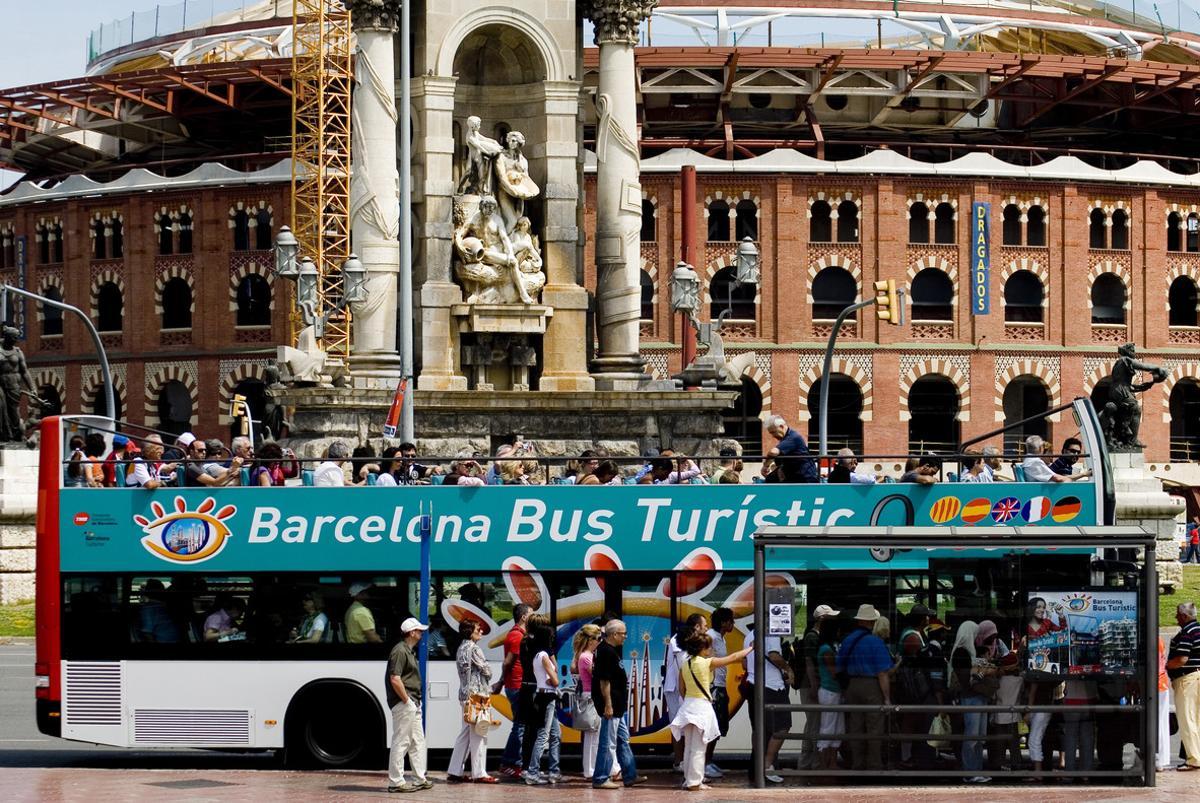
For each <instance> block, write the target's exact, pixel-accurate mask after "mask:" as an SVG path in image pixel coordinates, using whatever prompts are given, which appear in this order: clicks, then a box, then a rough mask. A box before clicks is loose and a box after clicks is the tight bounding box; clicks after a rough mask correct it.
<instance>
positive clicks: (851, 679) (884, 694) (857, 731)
mask: <svg viewBox="0 0 1200 803" xmlns="http://www.w3.org/2000/svg"><path fill="white" fill-rule="evenodd" d="M878 619H879V611H877V610H875V606H874V605H870V604H863V605H860V606H859V608H858V612H857V613H856V614H855V615H854V623H855V624H856V625H857V626H858V627H857V628H856V629H855V630H854V632H853V633H851V634H850V635H849V636H847V637H846V638H845V639H844V640H843V641H842V646H841V647H840V648H839V649H838V654H837V671H838V683H839V685H840V686H841V687H842V690H843V694H842V698H843V700H844V701H845V703H846V704H847V705H876V706H884V705H891V703H892V686H891V678H890V676H889V675H890V673H891V670H892V666H893V663H892V655H891V653H890V652H888V648H887V645H886V644H884V643H883V639H881V638H879V636H876V635H875V634H874V633H873V632H871V631H872V629H873V628H874V626H875V622H876V621H877V620H878ZM884 722H885V717H884V714H883V712H882V711H852V712H851V713H849V714H848V715H847V716H846V734H847V735H852V736H857V735H862V736H866V737H868V738H866V739H853V740H851V741H850V756H851V768H852V769H856V770H875V771H878V770H882V769H883V726H884Z"/></svg>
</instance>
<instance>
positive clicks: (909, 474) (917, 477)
mask: <svg viewBox="0 0 1200 803" xmlns="http://www.w3.org/2000/svg"><path fill="white" fill-rule="evenodd" d="M941 468H942V466H941V461H939V460H938V459H937V457H935V456H934V455H931V454H923V455H921V456H920V457H919V458H917V457H910V458H908V462H907V463H906V464H905V465H904V474H902V475H901V476H900V482H915V483H916V484H917V485H933V484H934V483H936V482H937V481H938V472H939V471H941Z"/></svg>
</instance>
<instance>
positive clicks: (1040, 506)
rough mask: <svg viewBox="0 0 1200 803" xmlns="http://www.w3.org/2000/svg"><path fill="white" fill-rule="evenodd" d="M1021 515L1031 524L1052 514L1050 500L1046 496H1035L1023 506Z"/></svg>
mask: <svg viewBox="0 0 1200 803" xmlns="http://www.w3.org/2000/svg"><path fill="white" fill-rule="evenodd" d="M1021 515H1022V516H1024V517H1025V521H1027V522H1029V523H1030V524H1034V523H1035V522H1039V521H1041V520H1042V519H1044V518H1046V517H1047V516H1049V515H1050V500H1049V499H1047V498H1046V497H1044V496H1035V497H1033V498H1032V499H1030V500H1029V501H1028V502H1026V503H1025V504H1024V505H1022V506H1021Z"/></svg>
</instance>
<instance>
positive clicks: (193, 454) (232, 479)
mask: <svg viewBox="0 0 1200 803" xmlns="http://www.w3.org/2000/svg"><path fill="white" fill-rule="evenodd" d="M208 456H209V455H208V444H206V443H205V442H204V441H202V440H200V439H199V438H197V439H196V440H194V441H192V443H191V445H190V446H189V447H188V464H187V467H186V468H184V470H183V475H184V476H183V484H184V485H186V486H187V487H189V488H197V487H214V486H217V485H233V484H234V483H236V482H237V481H238V479H239V475H240V473H241V468H242V458H240V457H235V458H233V460H232V461H231V462H230V464H229V468H227V469H225V470H224V471H223V472H222V473H221V475H220V476H218V477H214V476H213V475H211V474H209V473H207V472H206V471H205V470H204V462H205V460H207V458H208Z"/></svg>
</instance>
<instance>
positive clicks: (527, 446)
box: [64, 416, 1091, 490]
mask: <svg viewBox="0 0 1200 803" xmlns="http://www.w3.org/2000/svg"><path fill="white" fill-rule="evenodd" d="M767 431H768V432H769V433H770V434H771V436H772V437H774V438H775V439H776V441H777V443H776V445H775V446H774V447H772V448H770V449H769V450H768V451H767V453H766V454H764V455H763V464H762V469H761V471H760V472H759V474H758V475H757V476H754V477H752V481H754V482H768V483H774V482H785V483H816V482H820V481H822V479H824V480H825V481H827V482H830V483H849V484H855V485H873V484H875V483H877V482H889V481H891V478H890V477H885V476H883V475H882V474H878V473H871V472H866V471H864V470H862V467H861V466H860V465H859V461H858V458H857V456H856V455H855V454H854V452H853V450H851V449H848V448H843V449H840V450H839V451H838V453H837V457H836V459H835V460H834V461H833V463H832V465H831V467H830V470H829V471H828V474H827V476H826V477H824V478H822V476H821V472H820V470H819V465H818V460H817V459H816V458H815V456H814V455H813V453H812V451H811V450H810V448H809V445H808V443H807V442H806V441H805V439H804V436H803V435H801V434H800V433H799V432H798V431H797V430H796V429H794V428H792V427H790V426H788V424H787V422H786V421H785V420H784V419H783V418H782V417H781V416H771V417H770V418H769V419H768V421H767ZM509 441H510V442H509V443H505V444H503V445H501V446H500V447H499V448H498V449H497V451H496V454H495V455H494V458H495V459H494V460H493V461H492V463H491V465H490V466H489V465H488V459H487V458H486V457H484V456H482V455H479V454H476V453H474V452H462V453H460V454H458V455H457V456H456V457H455V458H454V459H453V460H452V461H450V462H449V465H448V467H443V466H441V465H436V464H434V465H425V464H422V463H420V462H418V460H417V447H416V446H415V445H414V444H412V443H402V444H399V445H396V446H388V447H386V448H385V449H383V451H382V453H381V454H379V455H376V454H375V452H374V450H373V449H372V448H371V447H369V446H360V447H357V448H355V449H351V448H350V446H349V445H348V444H347V443H345V442H344V441H339V440H335V441H333V442H331V443H330V444H329V445H328V446H327V447H326V448H325V450H324V453H323V455H322V458H321V460H320V462H318V463H317V464H316V465H315V466H314V467H313V469H312V472H311V478H310V481H311V484H312V485H314V486H317V487H341V486H347V485H373V486H382V487H396V486H409V485H417V484H431V483H432V484H440V485H461V486H479V485H534V484H547V483H552V484H564V485H619V484H623V483H633V484H647V485H648V484H654V485H676V484H710V483H711V484H727V483H735V484H736V483H742V482H744V477H745V474H746V472H745V466H744V464H743V462H742V458H741V456H740V454H739V453H738V451H737V450H736V449H734V448H730V447H726V448H724V449H722V450H721V451H720V453H719V454H718V456H717V457H716V458H715V459H713V460H712V462H713V465H712V467H711V468H708V469H704V468H702V467H701V465H700V463H698V462H697V460H695V459H693V458H691V457H688V456H686V455H682V454H677V453H676V452H675V451H673V450H671V449H663V450H661V451H658V450H652V451H651V452H650V453H648V454H647V455H645V457H644V460H643V462H642V463H641V464H640V465H636V464H635V465H622V464H621V463H620V462H619V461H618V460H617V459H614V458H612V457H610V456H608V455H607V454H605V453H604V451H603V450H601V449H587V450H584V451H582V452H581V453H580V456H579V458H578V460H574V461H571V462H569V463H567V464H566V465H565V466H564V467H563V469H562V471H561V472H555V473H556V475H555V476H549V474H550V472H548V471H547V467H546V466H545V465H543V464H542V462H540V461H539V459H538V456H537V454H536V447H535V446H534V444H532V443H530V442H524V441H521V440H520V439H519V438H517V437H515V436H514V437H512V438H510V439H509ZM1047 450H1048V445H1047V444H1046V443H1045V441H1044V440H1043V439H1042V438H1041V437H1039V436H1037V435H1031V436H1029V437H1028V438H1026V439H1025V443H1024V456H1023V459H1022V460H1021V461H1020V463H1014V467H1013V475H1014V477H1015V478H1016V479H1019V480H1025V481H1029V482H1069V481H1073V480H1079V479H1085V478H1088V477H1090V476H1091V472H1090V471H1088V470H1079V469H1080V467H1079V466H1078V462H1079V460H1080V458H1081V456H1082V454H1083V444H1082V443H1081V442H1080V441H1079V439H1078V438H1074V437H1071V438H1067V439H1066V440H1065V441H1064V443H1063V451H1062V454H1061V455H1059V456H1058V457H1056V458H1054V459H1053V460H1051V459H1050V458H1049V457H1047V456H1045V455H1046V453H1047ZM69 452H70V454H69V456H68V459H67V461H66V465H65V467H64V484H65V485H66V487H93V488H98V487H137V488H147V489H151V490H153V489H156V488H160V487H163V486H170V485H180V484H182V485H184V486H186V487H221V486H230V485H241V484H249V485H251V486H255V487H276V486H282V485H285V484H287V483H288V482H289V481H292V482H293V483H298V482H300V478H301V475H302V474H303V471H302V468H301V461H300V460H299V459H298V458H297V457H296V455H295V453H294V452H292V451H291V450H290V449H286V448H283V447H281V446H280V445H279V444H277V443H274V442H271V441H267V442H264V443H260V444H258V445H257V447H256V446H255V445H254V444H253V443H252V442H251V440H250V439H249V438H247V437H244V436H240V437H236V438H234V439H233V440H232V441H231V442H230V444H229V445H228V446H226V445H225V444H224V443H223V442H222V441H221V440H220V439H217V438H211V439H207V440H206V439H202V438H198V437H197V436H196V435H194V434H193V433H191V432H185V433H183V434H181V435H179V436H178V437H177V438H176V439H175V440H174V442H173V443H172V444H171V445H169V446H168V445H166V444H165V443H164V442H163V439H162V437H161V435H159V434H156V433H152V434H149V435H147V436H145V437H144V438H140V439H139V438H132V437H130V436H128V435H123V434H115V435H113V437H112V446H111V448H108V446H107V443H106V441H105V438H104V435H103V434H102V433H100V432H92V433H89V434H87V435H86V436H83V435H76V436H74V437H72V439H71V442H70V445H69ZM944 460H945V458H942V457H939V456H937V455H933V454H927V455H920V456H914V457H910V458H909V459H908V461H907V464H906V465H905V466H904V471H903V473H902V474H901V476H900V478H899V481H900V482H902V483H917V484H922V485H929V484H932V483H936V482H939V481H943V480H944V479H949V480H957V481H961V482H968V483H981V482H995V481H997V480H998V477H999V472H1000V470H1001V469H1002V466H1003V460H1004V457H1003V455H1002V454H1001V452H1000V450H999V449H998V448H996V447H994V446H986V447H984V448H983V449H982V450H979V451H977V452H976V451H968V452H966V453H965V454H964V455H962V456H961V457H959V458H956V461H957V462H958V464H959V468H960V471H958V472H950V471H947V470H946V467H945V466H944V465H943V462H944Z"/></svg>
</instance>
